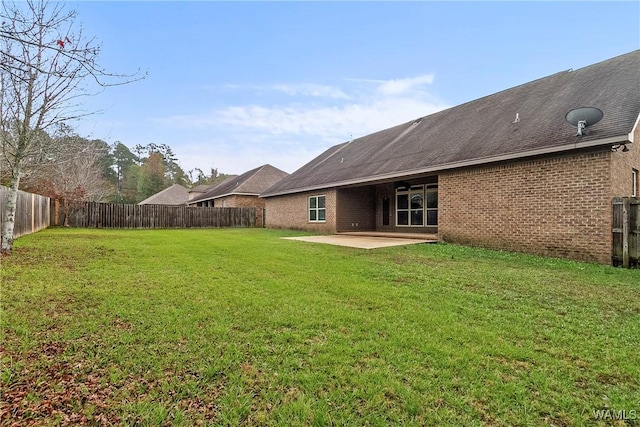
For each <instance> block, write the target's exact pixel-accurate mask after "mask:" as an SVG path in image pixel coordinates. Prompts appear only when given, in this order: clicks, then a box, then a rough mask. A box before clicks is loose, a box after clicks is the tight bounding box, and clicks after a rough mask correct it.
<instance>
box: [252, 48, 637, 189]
mask: <svg viewBox="0 0 640 427" xmlns="http://www.w3.org/2000/svg"><path fill="white" fill-rule="evenodd" d="M578 107H597V108H599V109H601V110H602V111H603V112H604V117H603V119H602V120H601V121H600V122H599V123H597V124H595V125H594V126H592V127H589V128H588V132H589V134H588V135H585V136H581V137H578V136H575V135H576V129H575V128H574V127H572V126H571V125H570V124H568V123H567V122H566V121H565V115H566V113H567V112H568V111H570V110H572V109H574V108H578ZM639 113H640V50H637V51H634V52H631V53H628V54H625V55H621V56H618V57H615V58H613V59H609V60H607V61H603V62H600V63H597V64H594V65H590V66H587V67H584V68H581V69H578V70H569V71H564V72H560V73H556V74H553V75H551V76H549V77H545V78H542V79H539V80H535V81H532V82H529V83H526V84H523V85H520V86H516V87H514V88H511V89H507V90H504V91H502V92H498V93H496V94H493V95H489V96H486V97H484V98H480V99H477V100H475V101H471V102H468V103H465V104H462V105H459V106H456V107H453V108H449V109H447V110H444V111H440V112H438V113H435V114H431V115H429V116H426V117H423V118H420V119H417V120H412V121H410V122H407V123H404V124H401V125H398V126H395V127H392V128H390V129H385V130H382V131H380V132H376V133H373V134H371V135H367V136H364V137H362V138H358V139H355V140H353V141H352V142H348V143H343V144H339V145H336V146H334V147H331V148H329V149H328V150H326V151H325V152H324V153H322V154H321V155H320V156H318V157H316V158H315V159H313V160H312V161H311V162H309V163H307V164H306V165H304V166H303V167H301V168H300V169H298V170H297V171H295V172H294V173H292V174H291V175H289V176H288V177H287V178H285V179H283V180H282V181H280V182H279V183H278V184H276V185H274V186H273V187H271V188H269V189H268V191H266V192H265V193H264V194H263V196H265V197H269V196H274V195H279V194H287V193H294V192H299V191H306V190H312V189H319V188H327V187H332V186H338V185H346V184H350V183H358V182H368V181H376V180H384V179H390V178H392V177H393V176H401V175H403V174H404V175H407V176H408V175H411V174H418V173H426V172H430V171H438V170H444V169H448V168H453V167H458V166H464V165H470V164H481V163H487V162H491V161H497V160H505V159H513V158H518V157H526V156H530V155H534V154H542V153H543V152H553V151H563V150H569V149H574V148H580V147H582V146H586V145H588V144H600V143H602V144H605V143H611V140H613V139H620V137H626V136H627V134H629V133H630V132H631V131H632V129H633V126H634V124H635V122H636V120H637V119H638V115H639ZM516 114H517V115H518V117H519V119H520V120H519V121H518V122H517V123H514V121H515V120H514V119H515V118H516Z"/></svg>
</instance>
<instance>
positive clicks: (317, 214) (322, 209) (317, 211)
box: [307, 194, 327, 222]
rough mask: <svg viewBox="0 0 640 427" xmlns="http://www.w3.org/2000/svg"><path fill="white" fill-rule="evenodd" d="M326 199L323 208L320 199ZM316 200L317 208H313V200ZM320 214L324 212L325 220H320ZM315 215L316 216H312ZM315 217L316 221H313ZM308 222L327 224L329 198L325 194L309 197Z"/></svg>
mask: <svg viewBox="0 0 640 427" xmlns="http://www.w3.org/2000/svg"><path fill="white" fill-rule="evenodd" d="M321 198H322V199H324V203H323V207H320V199H321ZM312 199H313V200H315V206H314V207H312V206H311V204H312V203H311V200H312ZM320 212H322V217H323V219H320V216H321V215H320ZM312 213H315V215H312ZM312 216H315V219H312ZM307 220H308V221H309V222H327V196H326V195H325V194H318V195H314V196H309V198H308V199H307Z"/></svg>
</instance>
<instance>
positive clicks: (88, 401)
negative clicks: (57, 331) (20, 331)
mask: <svg viewBox="0 0 640 427" xmlns="http://www.w3.org/2000/svg"><path fill="white" fill-rule="evenodd" d="M63 352H64V346H63V345H62V344H60V343H55V342H47V343H44V344H43V345H42V347H41V348H40V351H31V352H28V353H27V354H24V355H19V354H8V352H7V350H6V349H5V348H4V347H0V358H1V359H2V360H3V363H5V362H7V361H12V364H13V365H14V366H18V362H19V366H21V368H20V369H19V371H18V372H15V373H14V375H12V378H11V380H10V381H9V383H8V384H7V383H4V382H3V384H2V399H1V400H0V423H1V424H2V425H3V426H5V425H6V426H36V425H43V424H48V423H51V422H53V421H54V420H55V422H57V423H58V424H61V425H89V424H91V425H99V426H109V425H113V424H117V423H118V421H119V420H120V417H119V416H118V415H117V414H116V413H114V412H113V411H112V410H111V409H110V408H109V400H110V398H111V397H112V396H113V394H114V391H115V388H114V386H113V385H111V384H109V383H105V382H104V381H103V380H102V379H101V378H100V376H99V375H95V374H88V375H87V374H83V372H82V371H84V370H85V367H84V366H82V364H78V363H76V364H75V365H74V364H73V363H71V362H67V361H64V360H60V359H61V355H62V353H63Z"/></svg>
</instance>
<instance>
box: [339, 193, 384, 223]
mask: <svg viewBox="0 0 640 427" xmlns="http://www.w3.org/2000/svg"><path fill="white" fill-rule="evenodd" d="M375 197H376V192H375V188H374V187H371V186H366V187H357V188H342V189H340V190H338V193H337V204H336V206H337V208H338V213H337V214H336V217H337V219H338V221H337V229H338V231H372V230H375V227H376V211H375V206H376V204H375Z"/></svg>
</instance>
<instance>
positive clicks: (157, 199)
mask: <svg viewBox="0 0 640 427" xmlns="http://www.w3.org/2000/svg"><path fill="white" fill-rule="evenodd" d="M188 199H189V190H187V189H186V188H185V187H183V186H182V185H180V184H173V185H172V186H171V187H168V188H165V189H164V190H162V191H159V192H158V193H156V194H154V195H153V196H149V197H147V198H146V199H144V200H143V201H141V202H140V203H138V204H139V205H184V204H185V203H187V200H188Z"/></svg>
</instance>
